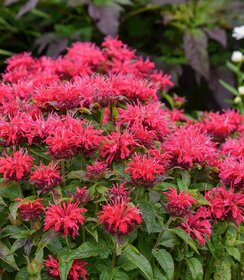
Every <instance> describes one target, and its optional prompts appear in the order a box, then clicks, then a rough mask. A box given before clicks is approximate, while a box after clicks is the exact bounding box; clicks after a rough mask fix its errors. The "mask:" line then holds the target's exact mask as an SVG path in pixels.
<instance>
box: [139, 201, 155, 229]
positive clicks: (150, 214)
mask: <svg viewBox="0 0 244 280" xmlns="http://www.w3.org/2000/svg"><path fill="white" fill-rule="evenodd" d="M139 208H140V210H141V213H142V217H143V221H144V222H145V224H146V228H147V232H148V233H151V232H152V230H153V226H154V224H156V221H155V213H154V209H153V206H152V204H150V203H149V202H147V201H145V200H144V201H140V202H139Z"/></svg>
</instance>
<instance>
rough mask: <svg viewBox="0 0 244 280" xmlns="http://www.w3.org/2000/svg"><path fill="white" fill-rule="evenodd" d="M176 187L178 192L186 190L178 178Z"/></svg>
mask: <svg viewBox="0 0 244 280" xmlns="http://www.w3.org/2000/svg"><path fill="white" fill-rule="evenodd" d="M177 185H178V188H179V191H183V190H187V186H186V185H185V184H184V183H183V181H182V180H181V179H180V178H177Z"/></svg>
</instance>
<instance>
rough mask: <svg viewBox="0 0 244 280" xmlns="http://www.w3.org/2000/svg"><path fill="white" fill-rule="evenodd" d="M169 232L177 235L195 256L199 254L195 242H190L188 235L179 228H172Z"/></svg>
mask: <svg viewBox="0 0 244 280" xmlns="http://www.w3.org/2000/svg"><path fill="white" fill-rule="evenodd" d="M169 231H170V232H173V233H174V234H176V235H178V236H179V237H180V238H181V239H183V240H184V241H185V242H186V243H187V244H188V245H189V246H190V247H191V248H192V249H193V250H194V251H195V252H196V253H197V254H199V252H198V250H197V246H196V244H195V242H194V241H193V240H192V238H191V237H190V235H188V234H187V233H186V232H185V231H184V230H183V229H181V228H174V229H169Z"/></svg>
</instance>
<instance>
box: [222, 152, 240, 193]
mask: <svg viewBox="0 0 244 280" xmlns="http://www.w3.org/2000/svg"><path fill="white" fill-rule="evenodd" d="M219 177H220V179H222V180H223V182H224V183H225V184H227V185H229V186H234V187H240V188H243V187H244V158H235V157H228V158H226V159H225V160H224V161H223V162H221V163H220V173H219Z"/></svg>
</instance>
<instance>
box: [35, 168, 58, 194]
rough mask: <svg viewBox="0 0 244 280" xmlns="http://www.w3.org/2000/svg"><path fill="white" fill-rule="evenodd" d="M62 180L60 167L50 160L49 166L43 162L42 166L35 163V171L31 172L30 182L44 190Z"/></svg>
mask: <svg viewBox="0 0 244 280" xmlns="http://www.w3.org/2000/svg"><path fill="white" fill-rule="evenodd" d="M61 181H62V177H61V175H60V174H59V167H58V166H57V165H56V164H55V163H53V162H50V163H49V164H48V165H47V166H46V165H44V164H42V163H41V164H40V166H37V165H35V171H33V172H31V176H30V182H31V183H32V184H34V185H35V186H36V187H37V188H38V189H40V190H41V191H42V192H47V191H49V190H51V189H53V188H54V187H55V186H57V185H59V184H60V182H61Z"/></svg>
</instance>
